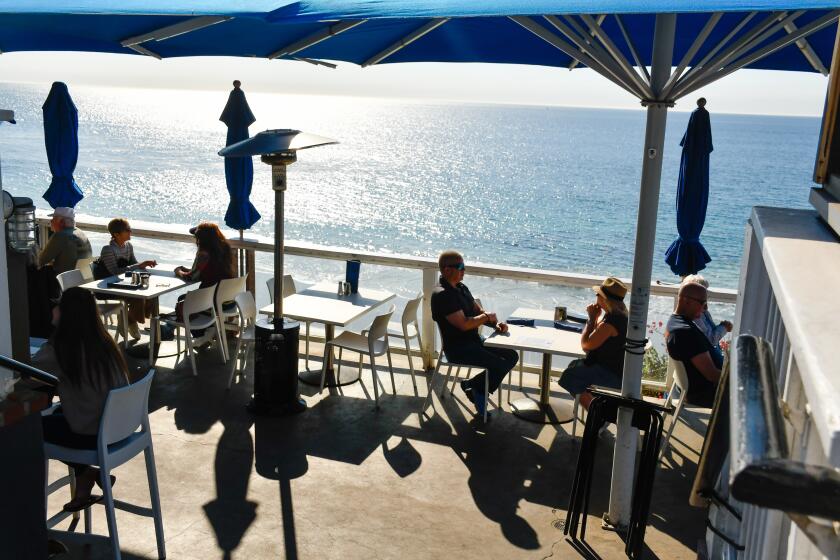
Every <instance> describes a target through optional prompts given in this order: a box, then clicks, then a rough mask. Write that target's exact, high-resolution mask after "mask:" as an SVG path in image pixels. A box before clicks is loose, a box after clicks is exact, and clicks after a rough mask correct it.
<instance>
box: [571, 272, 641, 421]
mask: <svg viewBox="0 0 840 560" xmlns="http://www.w3.org/2000/svg"><path fill="white" fill-rule="evenodd" d="M592 291H593V292H595V303H592V304H590V305H588V306H587V307H586V313H587V315H588V316H589V317H588V319H587V321H586V326H585V327H584V328H583V333H581V335H580V346H581V348H582V349H583V351H584V352H586V357H585V358H583V359H580V360H574V361H573V362H572V363H571V364H569V367H568V368H566V371H564V372H563V375H562V376H561V377H560V381H559V383H560V386H561V387H563V388H564V389H566V390H567V391H568V392H569V393H571V394H572V395H575V396H577V395H580V403H581V404H582V405H583V406H584V407H585V408H589V402H590V401H591V400H592V395H591V394H590V393H589V391H587V388H588V387H589V386H590V385H600V386H603V387H613V388H615V389H620V388H621V373H622V370H623V368H624V341H625V339H626V338H627V307H626V306H625V305H624V296H625V295H627V286H625V285H624V283H623V282H622V281H621V280H619V279H618V278H613V277H609V278H607V279H606V280H604V281H603V282H602V283H601V285H600V286H592ZM602 313H603V315H602Z"/></svg>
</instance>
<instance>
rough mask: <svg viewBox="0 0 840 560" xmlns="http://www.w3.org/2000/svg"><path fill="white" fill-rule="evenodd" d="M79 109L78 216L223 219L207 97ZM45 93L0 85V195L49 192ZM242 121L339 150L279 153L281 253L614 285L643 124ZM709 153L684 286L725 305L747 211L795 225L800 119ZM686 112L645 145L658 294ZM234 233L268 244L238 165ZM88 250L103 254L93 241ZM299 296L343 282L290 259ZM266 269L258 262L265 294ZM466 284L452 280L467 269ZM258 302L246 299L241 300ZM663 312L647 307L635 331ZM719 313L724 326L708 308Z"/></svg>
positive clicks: (720, 140) (319, 267)
mask: <svg viewBox="0 0 840 560" xmlns="http://www.w3.org/2000/svg"><path fill="white" fill-rule="evenodd" d="M69 86H70V92H71V94H72V96H73V99H74V101H75V103H76V105H77V107H78V109H79V162H78V166H77V168H76V174H75V177H76V181H77V182H78V184H79V186H80V187H81V188H82V190H83V191H84V193H85V198H84V200H82V202H80V203H79V205H78V206H77V211H78V212H79V213H81V214H87V215H94V216H102V217H111V216H126V217H128V218H134V219H138V220H148V221H157V222H164V223H169V224H184V225H185V227H187V225H188V224H194V223H197V222H198V221H200V220H212V221H217V222H219V223H221V222H222V221H223V217H224V213H225V209H226V207H227V203H228V195H227V191H226V189H225V180H224V168H223V160H222V158H220V157H219V156H217V155H216V152H217V151H218V150H219V149H220V148H221V147H223V145H224V139H225V127H224V125H223V124H222V123H221V122H219V121H218V117H219V115H220V113H221V110H222V108H223V107H224V104H225V102H226V100H227V94H228V92H227V91H219V92H206V91H170V90H140V89H116V88H114V89H110V88H83V87H74V86H73V84H69ZM48 89H49V88H48V86H36V85H17V84H0V107H2V108H8V109H13V110H14V111H15V113H16V117H17V120H18V123H17V125H3V126H2V127H0V157H2V178H3V186H4V188H5V189H6V190H8V191H10V192H11V193H12V194H14V195H15V196H28V197H31V198H32V199H33V200H34V201H35V203H36V205H37V206H38V207H41V208H47V207H48V205H47V204H46V202H45V201H44V200H43V199H42V198H41V195H42V194H43V192H44V191H45V190H46V188H47V186H48V185H49V182H50V173H49V167H48V165H47V160H46V154H45V151H44V144H43V122H42V113H41V105H42V103H43V101H44V99H45V98H46V95H47V92H48ZM247 95H248V101H249V103H250V105H251V108H252V110H253V112H254V114H255V115H256V117H257V122H256V123H255V124H254V125H252V126H251V133H252V134H255V133H256V132H259V131H261V130H264V129H268V128H297V129H300V130H304V131H308V132H313V133H317V134H322V135H325V136H329V137H332V138H336V139H338V140H339V141H340V144H338V145H336V146H328V147H322V148H316V149H312V150H307V151H303V152H300V153H299V158H298V162H297V163H296V164H294V165H293V166H291V167H290V168H289V190H288V191H287V195H286V238H287V239H290V240H304V241H308V242H314V243H321V244H328V245H337V246H343V247H352V248H358V249H365V250H373V251H380V252H394V253H406V254H413V255H421V256H435V255H437V253H438V252H439V251H440V250H442V249H444V248H456V249H458V250H460V251H461V252H463V254H464V255H465V257H466V259H467V264H468V265H469V263H470V262H471V261H480V262H483V263H496V264H503V265H511V266H523V267H533V268H539V269H548V270H562V271H571V272H584V273H594V274H613V275H619V276H630V273H631V270H632V264H633V246H634V240H635V223H636V215H637V206H638V191H639V177H640V172H641V164H642V149H643V140H644V125H645V114H644V111H642V110H638V111H620V110H600V109H578V108H562V107H534V106H509V105H478V104H465V103H421V102H416V101H403V100H393V99H365V98H350V97H325V96H292V95H283V94H265V93H248V94H247ZM709 109H710V112H711V118H712V127H713V139H714V146H715V150H714V152H713V153H712V155H711V170H710V183H711V195H710V200H709V208H708V217H707V221H706V226H705V228H704V230H703V235H702V236H701V241H702V242H703V243H704V245H705V247H706V249H707V251H708V252H709V254H710V255H711V257H712V259H713V260H712V262H711V263H710V264H709V266H708V268H707V269H706V270H705V271H703V274H705V275H706V277H707V278H709V280H710V281H711V283H712V284H713V285H715V286H721V287H729V288H734V287H736V286H737V278H738V273H739V266H740V257H741V253H742V244H743V234H744V226H745V224H746V220H747V219H748V217H749V214H750V208H751V207H752V206H755V205H771V206H785V207H807V206H808V203H807V199H808V189H809V188H810V187H811V186H812V183H811V174H812V170H813V163H814V155H815V152H816V147H817V142H818V135H819V126H820V123H819V119H817V118H803V117H778V116H747V115H731V114H716V113H715V112H714V100H713V99H711V100H710V104H709ZM687 121H688V113H678V112H671V113H670V115H669V117H668V128H667V134H666V140H665V152H664V166H663V172H662V188H661V198H660V204H659V217H658V222H657V235H656V256H655V260H654V263H655V264H654V279H661V280H664V281H668V282H673V281H676V280H678V279H677V278H676V277H675V276H674V275H673V274H672V273H671V272H670V270H669V269H668V267H667V265H666V264H665V263H664V252H665V249H666V248H667V247H668V245H669V244H670V243H671V241H673V239H674V238H675V237H676V223H675V208H674V197H675V191H676V183H677V175H678V167H679V157H680V147H679V141H680V138H681V137H682V134H683V132H684V130H685V126H686V124H687ZM254 167H255V176H254V189H253V195H252V200H253V202H254V204H255V206H256V207H257V208H258V210H259V211H260V212H261V213H262V220H260V221H259V222H258V223H257V224H256V225H255V226H254V228H253V229H254V231H255V232H256V233H259V234H261V235H271V232H272V231H273V193H272V191H271V190H270V188H269V185H270V169H269V167H268V166H266V165H263V164H261V163H259V161H255V164H254ZM93 241H94V244H96V245H101V244H102V243H104V242H105V241H106V240H105V238H104V236H94V238H93ZM134 244H135V248H136V251H137V252H138V253H141V258H146V257H147V256H148V257H152V258H157V259H158V260H159V261H166V262H173V261H175V262H187V264H188V261H189V259H190V256H191V254H192V251H193V249H192V248H191V247H190V246H188V245H185V244H171V243H170V244H162V243H155V242H151V241H146V240H135V242H134ZM289 268H290V270H291V271H292V272H293V273H294V274H295V276H296V277H297V278H298V279H299V280H300V281H302V282H303V283H308V282H315V281H318V280H321V279H324V278H329V279H336V280H337V279H339V278H341V276H342V275H343V264H342V263H334V262H324V261H318V260H314V259H304V258H292V259H290V262H289ZM270 271H271V263H270V261H269V259H268V257H267V256H263V257H261V258H260V260H259V262H258V272H259V280H260V281H262V280H264V279H265V278H267V277H268V275H269V274H270ZM468 272H469V271H468ZM362 281H363V282H366V283H368V285H372V286H381V287H386V288H388V289H391V290H392V291H395V292H397V293H398V294H399V295H400V296H401V299H402V300H403V301H404V299H405V298H406V297H410V296H412V295H413V294H415V293H417V291H419V289H420V275H419V273H417V272H412V271H404V270H399V269H393V268H387V267H374V266H370V267H367V266H366V267H364V268H363V270H362ZM467 282H468V283H469V284H470V286H471V288H472V290H473V292H474V293H476V294H477V295H480V296H481V297H482V299H483V300H484V303H485V306H486V307H491V306H492V307H493V308H495V309H497V310H498V311H499V313H500V314H502V315H504V314H506V313H510V312H511V311H512V310H513V309H514V308H515V307H517V306H520V305H525V306H529V307H552V306H554V305H555V304H558V303H561V302H562V303H566V304H568V305H569V306H570V307H571V308H578V309H582V307H583V306H584V305H585V304H586V303H587V302H588V301H589V300H590V299H591V293H590V294H586V293H584V292H585V291H584V290H571V289H562V288H557V287H547V286H537V285H535V284H533V283H522V282H510V281H503V280H490V279H479V278H473V279H469V276H468V280H467ZM258 300H259V302H260V303H265V302H267V293H266V291H265V289H261V290H259V291H258ZM669 305H670V304H669V303H668V302H662V301H660V302H654V307H653V310H652V313H653V317H654V319H656V318H657V317H659V318H663V317H664V315H665V314H667V310H668V306H669ZM718 312H719V314H722V315H727V314H730V313H731V309H729V310H727V309H725V308H720V309H719V310H718Z"/></svg>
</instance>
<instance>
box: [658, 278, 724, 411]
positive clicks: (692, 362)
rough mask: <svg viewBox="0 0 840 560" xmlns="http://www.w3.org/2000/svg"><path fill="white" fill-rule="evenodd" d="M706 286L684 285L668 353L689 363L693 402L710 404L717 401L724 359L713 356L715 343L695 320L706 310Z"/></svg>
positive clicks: (670, 328) (670, 330) (672, 322)
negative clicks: (716, 394)
mask: <svg viewBox="0 0 840 560" xmlns="http://www.w3.org/2000/svg"><path fill="white" fill-rule="evenodd" d="M705 305H706V288H704V287H703V286H701V285H699V284H685V285H683V286H682V287H681V288H680V292H679V296H678V301H677V309H676V311H675V312H674V314H673V315H671V318H670V319H668V326H667V327H666V332H667V333H668V338H667V345H668V354H669V355H670V356H671V358H673V359H675V360H679V361H680V362H682V364H683V366H685V372H686V374H687V375H688V394H687V400H688V402H689V403H691V404H693V405H697V406H702V407H706V408H710V407H711V406H712V405H713V404H714V400H715V392H716V391H717V383H718V380H719V379H720V369H721V367H722V366H723V363H722V360H718V361H715V359H714V358H713V356H714V354H713V352H712V345H711V343H710V342H709V339H708V338H706V335H705V334H704V333H703V332H702V331H701V330H700V329H699V328H698V327H697V325H695V324H694V321H695V319H697V318H699V317H700V316H701V315H702V314H703V309H704V307H705Z"/></svg>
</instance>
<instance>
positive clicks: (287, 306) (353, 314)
mask: <svg viewBox="0 0 840 560" xmlns="http://www.w3.org/2000/svg"><path fill="white" fill-rule="evenodd" d="M394 297H395V295H394V294H392V293H391V292H386V291H383V290H371V289H369V288H359V292H358V293H355V294H350V295H346V296H339V295H338V290H337V282H331V281H323V282H319V283H317V284H315V285H314V286H310V287H309V288H306V289H305V290H302V291H300V292H298V293H296V294H292V295H290V296H287V297H285V298H283V315H284V316H285V317H288V318H290V319H295V320H298V321H312V322H313V323H323V324H324V340H325V342H329V341H331V340H332V339H333V338H335V328H336V327H346V326H347V325H348V324H349V323H351V322H353V321H355V320H356V319H358V318H360V317H362V316H364V315H366V314H367V313H369V312H370V311H371V310H372V309H374V308H375V307H377V306H379V305H382V304H383V303H385V302H387V301H390V300H392V299H394ZM260 313H262V314H264V315H269V316H270V315H273V314H274V306H273V305H267V306H265V307H263V308H262V309H260ZM298 377H299V378H300V380H301V381H302V382H304V383H306V384H307V385H320V384H321V372H320V371H303V372H301V373H300V374H299V375H298ZM358 380H359V376H358V374H357V373H354V374H353V375H352V376H351V377H350V378H346V379H343V380H340V379H336V377H335V373H334V371H333V360H332V352H329V353H328V354H327V380H326V386H327V387H337V386H340V385H350V384H351V383H355V382H356V381H358Z"/></svg>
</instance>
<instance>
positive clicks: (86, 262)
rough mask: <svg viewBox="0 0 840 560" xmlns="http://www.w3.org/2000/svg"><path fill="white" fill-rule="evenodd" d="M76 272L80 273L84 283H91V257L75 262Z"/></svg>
mask: <svg viewBox="0 0 840 560" xmlns="http://www.w3.org/2000/svg"><path fill="white" fill-rule="evenodd" d="M76 270H79V271H81V273H82V276H83V277H84V279H85V282H90V281H92V280H93V279H94V278H93V257H91V258H89V259H79V260H77V261H76Z"/></svg>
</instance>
